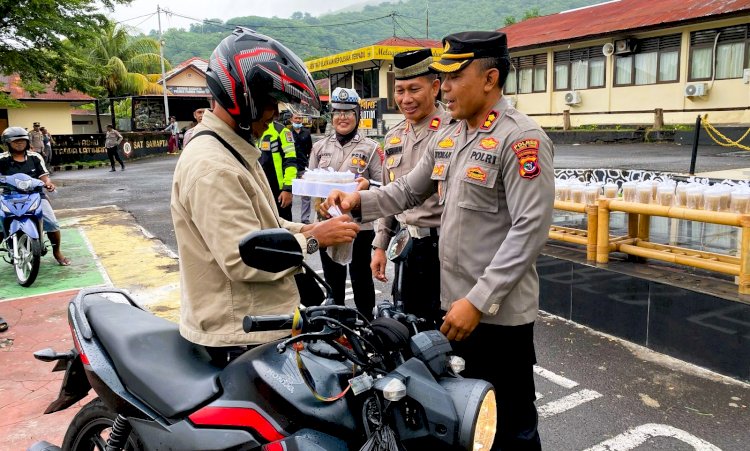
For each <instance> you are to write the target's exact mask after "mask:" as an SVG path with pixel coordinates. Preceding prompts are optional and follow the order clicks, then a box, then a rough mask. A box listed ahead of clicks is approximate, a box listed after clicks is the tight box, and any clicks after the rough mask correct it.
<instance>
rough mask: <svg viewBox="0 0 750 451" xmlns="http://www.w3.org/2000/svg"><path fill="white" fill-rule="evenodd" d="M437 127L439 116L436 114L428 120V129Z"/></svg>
mask: <svg viewBox="0 0 750 451" xmlns="http://www.w3.org/2000/svg"><path fill="white" fill-rule="evenodd" d="M438 128H440V118H439V117H437V116H435V117H433V118H432V120H431V121H430V126H429V129H430V130H437V129H438Z"/></svg>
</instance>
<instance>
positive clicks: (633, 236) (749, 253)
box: [549, 197, 750, 294]
mask: <svg viewBox="0 0 750 451" xmlns="http://www.w3.org/2000/svg"><path fill="white" fill-rule="evenodd" d="M555 209H556V210H564V211H570V212H576V213H585V214H586V221H587V229H586V230H581V229H575V228H567V227H560V226H552V227H551V228H550V232H549V238H550V239H553V240H558V241H564V242H568V243H574V244H579V245H585V246H586V259H587V260H589V261H591V262H596V263H597V264H599V265H606V264H607V263H609V254H610V253H611V252H621V253H624V254H627V255H632V256H636V257H641V258H650V259H654V260H661V261H665V262H669V263H674V264H678V265H684V266H691V267H694V268H699V269H704V270H708V271H715V272H720V273H722V274H728V275H732V276H736V280H737V284H738V290H739V293H741V294H750V215H745V214H738V213H728V212H718V211H706V210H695V209H691V208H685V207H671V206H663V205H654V204H642V203H637V202H625V201H622V200H616V199H611V198H604V197H600V198H599V200H598V201H597V205H586V204H582V203H577V202H563V201H557V200H556V201H555ZM612 212H623V213H626V214H627V220H628V234H627V235H626V236H622V237H613V236H610V214H611V213H612ZM652 216H661V217H665V218H673V219H684V220H688V221H698V222H704V223H709V224H720V225H727V226H733V227H739V228H740V229H741V233H742V240H741V245H740V248H739V257H735V256H731V255H725V254H719V253H714V252H705V251H698V250H694V249H690V248H685V247H679V246H668V245H664V244H657V243H652V242H651V241H649V228H650V223H651V217H652Z"/></svg>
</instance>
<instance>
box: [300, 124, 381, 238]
mask: <svg viewBox="0 0 750 451" xmlns="http://www.w3.org/2000/svg"><path fill="white" fill-rule="evenodd" d="M309 168H310V169H315V168H323V169H325V168H333V170H334V171H337V172H344V171H349V172H352V173H353V174H356V176H355V177H363V178H366V179H369V180H380V179H381V178H382V170H383V162H382V160H381V158H380V144H378V142H377V141H375V140H373V139H370V138H367V137H365V136H362V135H361V134H359V133H356V134H355V135H354V137H353V138H352V139H351V141H349V142H348V143H346V144H344V145H343V146H342V145H341V144H340V143H339V142H338V140H337V139H336V134H335V133H332V134H331V136H328V137H326V138H324V139H321V140H319V141H317V142H316V143H315V144H313V148H312V152H311V153H310V164H309ZM375 219H377V217H375V218H372V219H370V220H369V221H373V220H375ZM361 230H373V224H372V223H369V224H365V223H364V221H363V224H362V225H361Z"/></svg>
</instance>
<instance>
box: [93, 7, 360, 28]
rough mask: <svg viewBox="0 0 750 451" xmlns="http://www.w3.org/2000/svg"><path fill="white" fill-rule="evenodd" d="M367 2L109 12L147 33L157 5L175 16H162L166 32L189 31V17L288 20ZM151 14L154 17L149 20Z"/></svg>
mask: <svg viewBox="0 0 750 451" xmlns="http://www.w3.org/2000/svg"><path fill="white" fill-rule="evenodd" d="M363 1H364V0H332V1H321V0H281V1H279V0H249V1H246V0H157V1H154V0H133V2H132V3H131V4H130V5H127V6H122V5H120V6H117V7H116V8H115V12H114V14H113V13H111V12H106V14H107V15H108V16H109V17H110V18H112V19H113V20H116V21H119V22H122V23H123V24H126V25H130V26H134V27H136V28H138V29H140V30H141V31H143V32H144V33H148V32H149V31H151V30H157V29H158V28H159V25H158V22H157V17H156V5H157V4H158V5H159V6H160V7H161V8H162V9H164V10H170V11H172V12H174V13H175V15H165V14H162V15H161V26H162V30H166V29H168V28H184V29H186V30H187V29H189V27H190V24H191V23H196V21H192V20H188V19H184V18H181V17H177V15H180V16H187V17H192V18H196V19H207V18H209V19H210V18H218V19H221V20H223V21H227V20H228V19H230V18H233V17H241V16H261V17H274V16H276V17H279V18H282V19H286V18H288V17H289V16H291V15H292V13H293V12H295V11H302V12H308V13H310V14H311V15H313V16H319V15H320V14H322V13H327V12H330V11H335V10H338V9H341V8H345V7H347V6H350V5H354V4H357V3H363ZM149 15H151V16H150V17H149Z"/></svg>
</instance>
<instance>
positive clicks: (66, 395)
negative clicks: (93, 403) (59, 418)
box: [44, 353, 91, 414]
mask: <svg viewBox="0 0 750 451" xmlns="http://www.w3.org/2000/svg"><path fill="white" fill-rule="evenodd" d="M63 363H64V364H66V368H65V377H64V378H63V381H62V385H61V386H60V393H59V394H58V395H57V399H56V400H54V401H52V403H51V404H50V405H49V406H48V407H47V410H45V411H44V413H45V414H47V413H54V412H58V411H60V410H65V409H67V408H68V407H70V406H72V405H73V404H75V403H77V402H78V401H80V400H82V399H83V398H85V397H86V395H87V394H88V393H89V390H91V384H90V383H89V380H88V378H86V372H85V371H84V369H83V363H82V362H81V356H80V355H78V353H76V356H75V358H74V359H72V360H69V361H67V362H62V361H59V362H58V363H57V364H56V365H55V369H53V370H52V371H58V370H59V365H60V364H63Z"/></svg>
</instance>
